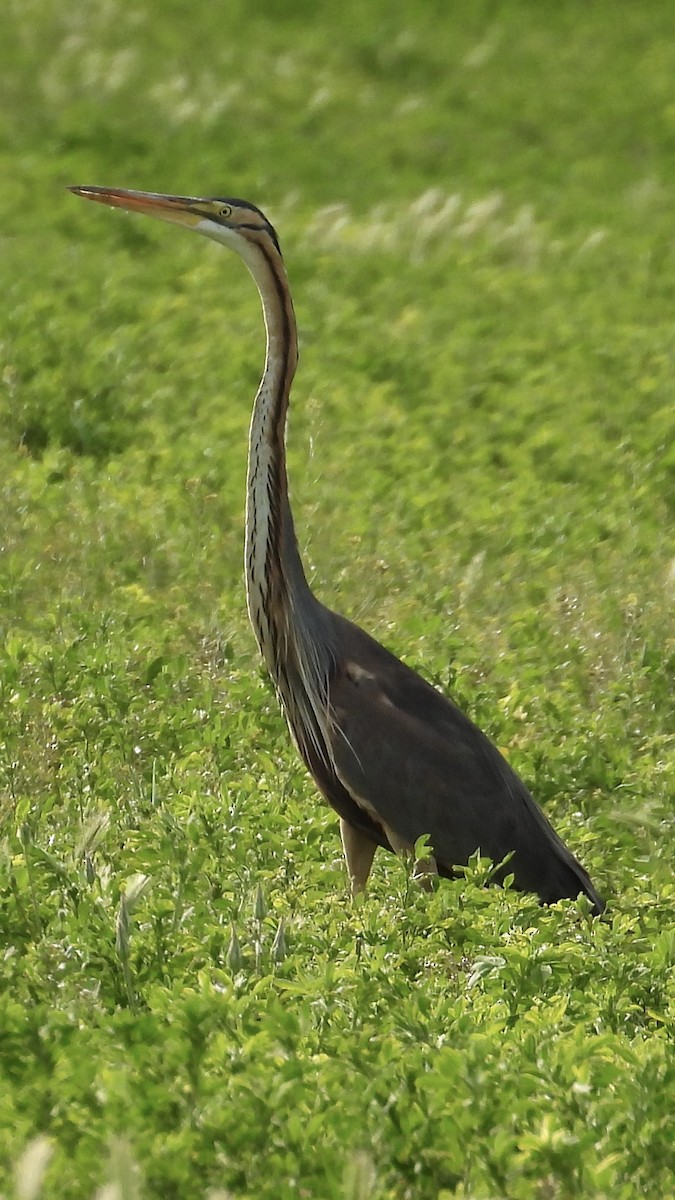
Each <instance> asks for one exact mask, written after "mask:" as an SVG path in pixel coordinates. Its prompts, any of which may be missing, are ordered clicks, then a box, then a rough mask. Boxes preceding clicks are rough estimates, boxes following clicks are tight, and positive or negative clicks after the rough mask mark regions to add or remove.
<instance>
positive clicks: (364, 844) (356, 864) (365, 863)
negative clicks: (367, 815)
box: [340, 817, 377, 896]
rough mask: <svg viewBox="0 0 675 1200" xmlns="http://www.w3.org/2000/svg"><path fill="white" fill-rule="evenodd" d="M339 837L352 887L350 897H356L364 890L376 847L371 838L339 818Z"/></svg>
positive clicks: (342, 818)
mask: <svg viewBox="0 0 675 1200" xmlns="http://www.w3.org/2000/svg"><path fill="white" fill-rule="evenodd" d="M340 836H341V837H342V847H343V849H344V852H345V860H346V863H347V871H348V872H349V880H350V883H351V885H352V896H358V895H359V893H360V892H365V890H366V883H367V882H368V876H369V874H370V868H371V867H372V865H373V859H374V857H375V851H376V850H377V845H376V843H375V842H373V841H372V840H371V838H369V837H366V835H365V834H364V833H360V832H359V830H358V829H355V828H354V826H353V825H350V824H349V821H345V819H344V817H340Z"/></svg>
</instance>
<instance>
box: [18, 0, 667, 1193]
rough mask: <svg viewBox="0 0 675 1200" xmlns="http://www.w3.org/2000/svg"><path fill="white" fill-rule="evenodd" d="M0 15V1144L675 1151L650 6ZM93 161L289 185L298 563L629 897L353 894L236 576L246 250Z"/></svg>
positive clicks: (222, 1189)
mask: <svg viewBox="0 0 675 1200" xmlns="http://www.w3.org/2000/svg"><path fill="white" fill-rule="evenodd" d="M0 62H1V65H2V71H1V72H0V88H1V89H2V98H3V105H2V111H3V124H2V141H1V146H2V150H1V153H2V166H3V170H2V172H1V173H0V206H1V210H2V221H1V222H0V239H1V253H0V272H1V276H2V291H1V294H2V297H3V303H2V305H1V306H0V347H1V351H2V367H1V370H0V375H1V378H2V383H1V386H0V429H1V433H0V456H1V462H0V493H1V499H2V537H1V538H0V546H1V553H0V635H1V638H2V647H1V652H0V699H1V703H0V936H1V941H2V954H3V968H2V977H1V986H0V1194H1V1195H2V1196H6V1197H10V1196H17V1197H23V1198H26V1197H38V1196H39V1197H43V1198H46V1197H49V1198H52V1197H53V1198H54V1200H66V1198H67V1200H71V1198H72V1200H75V1198H77V1200H79V1198H87V1200H88V1198H89V1197H92V1196H94V1195H98V1196H99V1197H108V1198H110V1197H113V1196H115V1197H124V1198H127V1197H139V1198H141V1197H162V1198H163V1200H171V1198H176V1200H179V1198H180V1200H192V1198H193V1197H194V1198H195V1200H197V1198H199V1200H201V1198H203V1197H206V1196H207V1195H208V1196H211V1198H212V1200H215V1198H216V1197H221V1198H222V1197H225V1196H237V1197H251V1198H253V1197H255V1198H258V1197H270V1198H272V1197H274V1198H275V1200H280V1198H284V1197H317V1198H320V1200H332V1198H333V1197H349V1198H356V1197H364V1198H365V1197H371V1198H373V1200H402V1198H404V1197H411V1198H413V1197H414V1198H417V1197H420V1198H423V1200H426V1198H427V1197H429V1198H431V1197H434V1198H436V1197H439V1196H445V1197H450V1196H453V1197H463V1198H464V1200H468V1198H469V1197H471V1198H472V1200H488V1198H490V1200H493V1198H496V1197H503V1198H507V1197H508V1200H558V1198H559V1200H568V1198H573V1197H584V1198H587V1197H610V1196H611V1197H612V1200H617V1198H618V1200H632V1198H633V1197H638V1196H639V1197H646V1198H647V1200H650V1198H654V1200H656V1198H657V1197H658V1198H659V1200H661V1198H662V1197H664V1196H667V1195H670V1194H672V1193H673V1191H674V1190H675V1187H674V1184H675V1179H674V1174H675V1172H674V1170H673V1137H672V1112H673V1105H674V1102H675V1067H674V1056H673V1041H672V1038H673V1013H674V995H673V993H674V988H673V964H674V962H675V887H674V884H673V872H672V863H673V802H672V796H673V757H672V732H673V731H672V677H673V664H674V661H675V647H674V642H673V626H672V599H673V589H674V586H675V568H674V565H673V549H672V538H670V541H669V535H670V534H671V532H672V519H673V506H672V501H673V481H674V475H675V454H674V451H673V413H674V411H675V406H674V404H673V382H672V381H673V354H674V349H675V334H674V332H673V331H674V323H673V311H674V303H673V301H674V299H675V285H674V282H673V281H674V280H675V253H674V250H675V234H674V227H673V211H674V203H673V201H674V199H675V165H674V164H675V155H674V154H673V150H674V146H675V85H674V84H673V80H675V41H674V39H673V19H672V15H670V14H669V12H668V6H666V5H660V4H656V3H644V4H641V5H639V6H638V5H629V4H627V3H626V4H623V3H620V4H618V5H617V4H612V5H609V4H606V3H602V2H600V3H597V4H594V5H586V4H582V3H574V2H571V3H569V4H564V5H549V4H540V5H533V4H526V3H524V2H522V3H521V2H514V3H512V4H508V5H507V4H502V5H498V4H494V3H487V2H484V3H476V4H472V5H470V6H469V5H454V6H449V5H445V4H444V5H439V4H436V3H432V2H431V0H427V2H425V3H423V2H418V3H417V4H416V5H415V6H411V5H405V4H402V3H393V4H392V3H390V2H388V3H384V0H374V2H373V3H369V4H368V5H364V4H359V3H357V2H356V0H345V3H344V4H342V5H341V6H339V8H336V7H335V6H328V5H326V6H322V5H316V4H313V5H308V4H305V3H302V0H295V2H294V3H290V4H288V5H285V6H283V8H281V6H277V5H273V4H266V3H262V4H257V5H253V6H252V5H243V4H240V3H238V2H235V0H228V3H227V4H224V5H222V6H210V7H204V6H202V7H200V8H197V9H195V8H193V7H190V6H183V5H180V4H176V3H171V2H170V0H169V2H168V3H167V2H165V3H164V4H162V5H161V6H160V5H159V4H156V3H155V0H148V3H146V4H145V5H143V6H140V7H136V6H129V5H126V4H122V3H120V2H119V0H97V2H95V3H93V4H90V5H87V6H86V7H85V6H78V5H71V6H65V5H64V6H52V5H49V4H47V3H45V0H30V2H27V0H21V3H19V2H18V0H8V3H7V4H6V6H5V12H4V15H3V36H2V39H1V40H0ZM70 183H82V184H90V183H95V184H96V183H98V184H109V185H113V186H114V185H117V186H130V187H140V188H148V189H157V190H166V191H175V192H180V193H184V194H199V193H204V194H218V193H226V194H227V193H230V194H235V195H243V196H246V197H247V198H250V199H251V200H253V201H254V202H256V203H259V204H261V205H262V206H263V207H264V208H265V209H266V211H268V213H269V215H270V217H271V218H272V219H273V220H274V221H275V222H276V224H277V227H278V229H279V232H280V237H281V241H282V246H283V247H284V250H285V254H286V259H287V262H288V267H289V273H290V276H291V283H292V286H293V290H294V295H295V299H296V307H297V311H298V319H299V325H300V330H301V339H302V340H301V365H300V372H299V375H298V379H297V383H296V386H295V389H294V396H293V411H292V417H291V430H290V443H289V457H290V473H291V482H292V491H293V498H294V504H295V509H296V518H297V525H298V532H299V535H300V540H301V544H302V546H303V550H304V553H305V558H306V562H307V566H308V570H309V574H310V577H311V580H312V582H313V585H314V587H315V589H316V590H317V592H318V594H319V595H320V596H321V598H322V599H324V600H325V601H326V602H327V603H329V604H331V605H332V606H334V607H335V608H337V609H339V610H340V611H342V612H345V613H346V614H348V615H350V616H352V617H353V618H355V619H356V620H358V621H359V622H360V623H361V624H363V625H364V626H365V627H366V628H368V629H369V630H371V631H372V632H373V633H374V634H375V635H376V636H377V637H379V639H380V640H382V641H383V642H385V643H386V644H388V645H390V646H391V648H392V649H394V650H395V651H396V652H397V653H399V654H400V655H401V656H402V657H404V658H405V659H406V660H407V661H408V662H410V663H411V664H412V665H414V666H415V667H417V668H418V669H419V670H421V671H422V672H423V673H424V674H426V675H427V676H428V677H429V678H431V679H432V680H433V681H434V682H435V683H436V684H437V685H438V686H439V687H441V688H442V689H444V690H448V691H449V692H451V693H452V695H453V696H454V697H455V698H456V699H457V700H458V701H459V702H460V703H461V704H462V706H463V707H465V709H466V710H467V711H468V712H469V713H470V714H471V716H472V717H473V718H474V719H475V720H476V721H477V722H478V723H479V724H480V725H482V726H483V727H484V728H485V729H486V730H487V731H488V732H489V733H490V735H491V736H492V737H493V739H494V740H495V741H496V742H497V743H498V744H499V745H500V747H502V748H503V750H504V752H505V753H506V754H507V755H508V757H509V759H510V760H511V761H512V763H513V764H514V766H515V767H516V769H517V770H518V771H519V772H520V773H521V774H522V775H523V777H524V778H525V780H526V781H527V782H528V784H529V785H530V786H531V788H532V790H533V792H534V794H535V796H536V797H537V798H538V800H539V802H540V803H541V805H542V806H543V807H544V809H545V810H546V812H547V814H548V815H549V816H550V818H551V819H552V821H553V823H554V824H555V825H556V827H557V828H558V830H559V831H560V832H561V834H562V835H563V836H564V838H565V840H566V841H567V842H568V843H569V845H570V846H571V847H572V848H573V849H574V850H575V851H576V852H577V853H578V854H579V856H580V857H581V859H582V861H583V862H584V863H585V864H586V865H587V866H588V868H589V870H590V872H591V875H592V877H593V879H594V881H595V882H596V883H597V886H598V888H599V890H600V891H601V892H602V894H603V895H604V896H605V897H606V899H607V901H608V911H607V914H606V917H605V918H603V919H602V920H600V921H598V920H592V919H591V918H590V917H589V915H588V911H587V906H586V905H585V904H584V903H583V902H582V901H581V900H580V901H579V902H578V903H576V904H575V903H561V904H559V905H556V906H554V907H552V908H550V909H542V908H540V907H539V906H538V904H537V902H536V900H535V899H533V898H532V897H528V896H520V895H517V894H514V893H512V892H509V891H502V890H499V889H495V888H485V887H484V886H483V883H484V881H485V879H486V877H487V876H488V874H489V869H490V868H489V864H487V863H485V862H482V861H476V862H473V863H472V864H471V865H470V867H469V868H468V870H467V872H466V877H465V878H462V879H460V880H458V881H457V882H453V883H444V884H443V885H441V886H440V887H439V888H438V889H437V890H436V891H435V892H434V894H433V895H432V896H430V897H429V896H426V895H424V896H423V895H420V894H419V892H418V891H417V889H416V887H415V886H414V885H413V883H412V882H411V880H410V878H409V876H408V873H407V872H406V869H405V866H404V864H402V863H400V862H398V861H396V860H395V859H392V858H385V857H384V856H382V857H381V858H378V860H377V861H376V867H375V869H374V872H373V876H372V883H371V887H370V891H369V894H368V896H367V897H366V899H365V900H364V901H363V902H362V903H360V904H359V905H357V906H353V905H352V904H351V902H350V901H349V900H348V896H347V888H346V882H345V877H344V869H343V866H342V863H341V856H340V847H339V840H338V836H337V826H336V821H335V819H334V817H333V816H332V814H331V813H330V812H328V811H327V810H326V809H324V808H322V807H321V806H320V804H319V802H318V799H317V797H316V794H315V792H314V789H313V787H312V785H311V783H310V782H309V780H308V778H307V777H306V775H305V773H304V771H303V769H302V768H301V767H300V765H299V763H298V761H297V758H296V755H295V752H294V751H293V749H292V747H291V745H290V743H289V739H288V736H287V733H286V730H285V727H284V724H283V721H282V718H281V716H280V714H279V712H278V708H277V704H276V701H275V698H274V696H273V694H272V693H271V690H270V687H269V685H268V683H267V681H266V678H265V676H264V673H263V671H262V669H261V667H260V665H259V663H258V660H257V657H256V653H255V649H254V643H253V637H252V634H251V633H250V631H249V629H248V626H247V618H246V614H245V605H244V596H243V584H242V569H241V551H242V538H243V489H244V479H245V439H246V431H247V424H248V417H249V407H250V401H251V398H252V395H253V392H254V390H255V386H256V383H257V378H258V371H259V367H260V363H261V360H262V348H263V343H262V330H261V322H260V314H259V308H258V301H257V297H256V295H255V292H254V289H253V286H252V284H251V282H250V280H249V279H248V278H247V277H246V273H245V271H244V270H243V268H241V265H240V264H238V263H237V262H236V261H235V260H234V259H233V258H232V256H228V255H226V254H225V253H224V252H223V251H222V250H220V249H219V248H218V247H215V246H210V245H208V244H206V243H202V242H200V241H198V240H197V239H195V238H190V237H187V236H185V235H182V234H181V233H179V232H178V231H175V230H171V229H168V228H166V227H159V226H158V227H157V228H155V227H153V226H152V225H151V224H150V223H149V222H144V221H142V220H141V219H140V218H138V219H135V220H134V219H132V218H130V217H127V216H125V215H123V214H120V213H107V212H105V211H103V210H101V211H98V210H96V209H94V208H93V206H92V207H86V206H84V205H83V204H81V203H80V202H79V201H76V200H75V199H74V198H73V197H72V196H70V195H69V194H67V193H66V191H65V186H66V185H67V184H70Z"/></svg>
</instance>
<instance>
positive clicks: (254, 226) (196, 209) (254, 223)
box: [70, 187, 281, 259]
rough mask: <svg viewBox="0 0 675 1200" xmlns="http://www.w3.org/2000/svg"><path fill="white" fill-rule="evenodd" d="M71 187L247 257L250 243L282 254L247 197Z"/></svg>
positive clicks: (90, 197)
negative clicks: (200, 196) (201, 197)
mask: <svg viewBox="0 0 675 1200" xmlns="http://www.w3.org/2000/svg"><path fill="white" fill-rule="evenodd" d="M70 191H71V192H75V194H76V195H78V196H84V197H86V199H87V200H96V201H98V203H99V204H109V205H111V206H112V207H113V208H126V209H128V210H129V211H130V212H139V213H146V214H147V216H149V217H159V218H160V219H161V220H162V221H170V222H171V224H172V225H183V226H184V227H185V228H186V229H194V231H195V233H201V234H203V236H204V237H208V238H213V240H214V241H216V242H221V243H222V244H223V245H224V246H229V247H230V248H231V249H232V250H236V251H237V253H238V254H240V255H241V256H242V258H244V259H249V256H250V254H251V247H253V248H255V249H257V250H258V251H261V250H262V251H264V250H265V248H267V249H268V250H269V249H271V248H272V247H273V248H274V250H276V252H277V254H281V251H280V249H279V240H278V238H277V235H276V233H275V232H274V229H273V228H272V226H271V225H270V223H269V221H268V220H267V218H266V217H265V216H264V214H263V213H261V211H260V209H259V208H256V207H255V205H254V204H249V203H248V201H247V200H232V199H229V198H220V197H215V198H213V199H207V200H204V199H198V198H196V197H191V196H164V195H162V194H161V193H158V192H131V191H125V190H122V189H119V188H102V187H71V189H70Z"/></svg>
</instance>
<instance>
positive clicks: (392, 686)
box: [329, 618, 598, 903]
mask: <svg viewBox="0 0 675 1200" xmlns="http://www.w3.org/2000/svg"><path fill="white" fill-rule="evenodd" d="M337 620H338V627H339V630H340V655H339V656H338V657H337V662H336V670H335V672H334V673H333V675H332V677H331V682H330V702H331V706H332V710H333V714H334V717H335V723H336V727H337V728H336V731H335V734H334V737H333V743H332V747H331V748H332V753H333V761H334V764H335V771H336V775H337V780H338V782H339V785H340V787H341V789H342V790H343V791H344V792H345V793H347V794H348V795H349V797H350V798H351V800H352V801H353V802H354V804H355V805H356V806H357V807H358V808H359V809H361V811H362V812H363V813H365V814H366V815H367V817H368V819H369V821H370V823H371V824H375V825H377V824H378V823H381V825H382V826H383V828H384V830H385V832H386V830H387V829H390V830H393V831H395V833H396V835H397V836H398V838H400V839H401V840H402V841H404V842H407V843H408V844H414V842H415V841H416V840H417V838H419V837H421V836H422V835H424V834H427V835H429V838H430V842H431V845H432V847H433V850H434V854H435V856H436V859H437V861H438V863H439V867H441V868H444V869H445V870H444V873H445V871H451V869H452V867H453V866H456V865H458V864H463V863H466V862H467V861H468V859H469V857H470V856H471V855H472V854H473V853H474V852H475V851H476V850H477V849H480V851H481V853H483V854H485V855H488V856H489V857H490V858H492V859H493V860H495V861H497V862H499V861H501V860H502V859H503V858H504V857H505V856H506V855H507V854H509V853H511V852H513V858H512V859H511V861H510V863H509V866H508V867H507V870H508V871H511V870H512V871H513V872H514V874H515V877H516V883H517V885H518V886H519V887H521V888H524V889H526V890H532V891H535V892H537V893H539V895H540V896H541V897H542V899H545V900H547V899H548V900H550V899H557V898H559V897H561V896H575V895H577V894H578V892H579V891H585V892H587V893H588V894H589V895H590V896H591V899H592V900H593V902H594V903H595V902H596V901H598V898H597V896H596V895H595V893H594V892H593V889H592V885H591V883H590V879H589V878H588V876H587V874H586V872H585V871H584V870H583V868H582V867H581V866H580V864H579V863H577V861H576V859H575V858H574V857H573V855H572V854H571V853H570V852H569V851H568V850H567V848H566V847H565V845H564V843H563V842H562V841H561V839H560V838H559V837H558V835H557V834H556V833H555V831H554V830H553V829H552V827H551V826H550V825H549V823H548V821H547V820H546V818H545V817H544V815H543V813H542V812H541V810H540V809H539V808H538V806H537V805H536V803H535V801H534V800H533V799H532V797H531V795H530V793H529V792H528V790H527V788H526V787H525V784H524V783H523V782H522V780H521V779H520V778H519V777H518V775H516V773H515V771H513V769H512V768H511V767H510V766H509V764H508V763H507V762H506V760H505V759H504V758H503V756H502V755H501V754H500V753H499V751H498V750H497V748H496V747H495V746H493V744H492V743H491V742H490V740H489V739H488V738H487V737H486V736H485V735H484V734H483V733H482V732H481V731H480V730H479V729H478V728H477V726H475V725H474V724H473V722H472V721H470V720H469V718H468V717H467V716H465V714H464V713H462V711H461V710H460V709H459V708H457V706H456V705H455V704H453V703H452V701H450V700H448V699H447V698H446V697H445V696H443V695H441V693H440V692H438V691H436V689H435V688H433V687H431V685H430V684H429V683H427V682H426V681H425V680H424V679H422V678H421V677H420V676H419V675H417V674H416V672H415V671H412V670H411V669H410V668H409V667H406V666H405V664H403V663H401V662H400V661H399V660H398V659H397V658H396V657H395V656H394V655H393V654H390V653H389V651H388V650H385V649H384V647H382V646H380V645H379V643H378V642H376V641H374V639H372V638H371V637H369V636H368V635H367V634H366V633H364V632H363V630H361V629H359V628H358V627H357V626H355V625H352V624H351V622H348V621H345V620H344V618H337ZM329 799H332V798H331V797H330V796H329ZM336 807H337V806H336ZM347 819H349V818H347Z"/></svg>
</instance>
